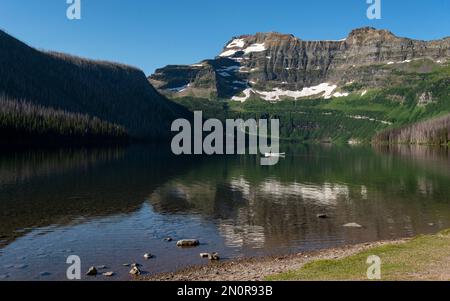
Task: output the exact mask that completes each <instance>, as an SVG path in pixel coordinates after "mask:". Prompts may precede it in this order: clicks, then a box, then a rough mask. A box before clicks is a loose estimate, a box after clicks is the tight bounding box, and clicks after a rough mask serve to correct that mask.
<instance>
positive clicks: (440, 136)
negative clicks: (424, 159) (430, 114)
mask: <svg viewBox="0 0 450 301" xmlns="http://www.w3.org/2000/svg"><path fill="white" fill-rule="evenodd" d="M449 142H450V114H449V115H446V116H443V117H439V118H434V119H430V120H427V121H422V122H418V123H416V124H413V125H410V126H405V127H402V128H396V129H389V130H386V131H383V132H381V133H379V134H377V135H375V137H374V138H373V143H375V144H432V145H448V144H449Z"/></svg>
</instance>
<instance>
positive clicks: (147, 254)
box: [144, 253, 154, 259]
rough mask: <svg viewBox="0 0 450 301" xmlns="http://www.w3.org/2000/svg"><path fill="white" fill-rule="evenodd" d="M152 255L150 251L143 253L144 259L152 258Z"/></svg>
mask: <svg viewBox="0 0 450 301" xmlns="http://www.w3.org/2000/svg"><path fill="white" fill-rule="evenodd" d="M153 257H154V256H153V255H152V254H150V253H145V254H144V258H145V259H150V258H153Z"/></svg>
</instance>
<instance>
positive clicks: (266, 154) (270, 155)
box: [264, 153, 286, 158]
mask: <svg viewBox="0 0 450 301" xmlns="http://www.w3.org/2000/svg"><path fill="white" fill-rule="evenodd" d="M264 155H265V156H266V158H271V157H281V158H284V157H285V156H286V153H265V154H264Z"/></svg>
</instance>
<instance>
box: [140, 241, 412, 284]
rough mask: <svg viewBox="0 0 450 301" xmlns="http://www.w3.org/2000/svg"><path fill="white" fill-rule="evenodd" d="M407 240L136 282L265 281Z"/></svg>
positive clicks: (237, 262)
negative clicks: (308, 265) (321, 261)
mask: <svg viewBox="0 0 450 301" xmlns="http://www.w3.org/2000/svg"><path fill="white" fill-rule="evenodd" d="M406 241H408V239H399V240H392V241H378V242H370V243H364V244H358V245H347V246H343V247H338V248H332V249H325V250H318V251H312V252H305V253H298V254H291V255H283V256H270V257H262V258H261V257H256V258H239V259H232V260H227V261H222V262H216V261H211V262H210V263H209V264H206V265H197V266H191V267H187V268H183V269H181V270H179V271H177V272H173V273H161V274H156V275H145V276H140V277H138V278H136V280H142V281H263V280H264V279H265V278H266V277H267V276H270V275H274V274H279V273H282V272H287V271H290V270H295V269H299V268H301V267H302V266H303V265H305V264H306V263H308V262H311V261H314V260H318V259H340V258H344V257H347V256H350V255H353V254H356V253H358V252H361V251H364V250H367V249H370V248H373V247H377V246H382V245H386V244H398V243H404V242H406Z"/></svg>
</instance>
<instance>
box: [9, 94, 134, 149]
mask: <svg viewBox="0 0 450 301" xmlns="http://www.w3.org/2000/svg"><path fill="white" fill-rule="evenodd" d="M0 139H1V141H0V143H2V144H10V143H18V144H28V143H30V142H31V143H46V144H48V143H57V144H59V143H64V142H70V143H77V142H79V143H104V142H125V141H127V140H128V134H127V132H126V130H125V129H124V128H123V127H121V126H118V125H116V124H113V123H110V122H106V121H103V120H101V119H99V118H97V117H91V116H89V115H86V114H78V113H70V112H67V111H63V110H55V109H53V108H49V107H43V106H40V105H34V104H31V103H29V102H26V101H22V100H13V99H10V98H8V97H5V96H0Z"/></svg>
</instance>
